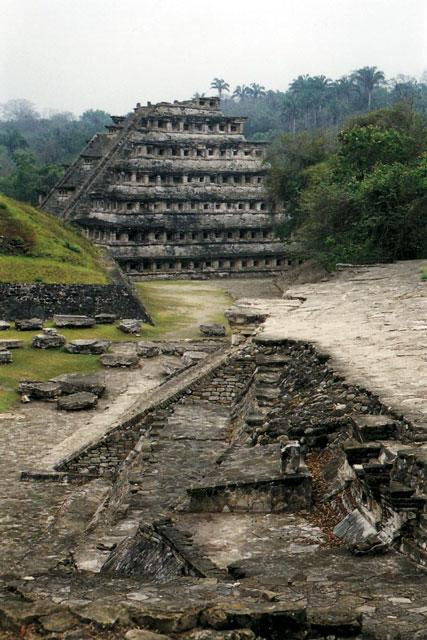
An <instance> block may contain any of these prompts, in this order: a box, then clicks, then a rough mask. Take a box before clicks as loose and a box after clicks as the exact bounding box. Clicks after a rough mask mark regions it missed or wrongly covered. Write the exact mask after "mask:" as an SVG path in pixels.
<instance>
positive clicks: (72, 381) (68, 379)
mask: <svg viewBox="0 0 427 640" xmlns="http://www.w3.org/2000/svg"><path fill="white" fill-rule="evenodd" d="M49 382H55V383H57V384H59V385H60V387H61V392H62V394H63V395H69V394H71V393H78V392H79V391H88V392H89V393H94V394H95V395H97V396H98V397H101V396H102V395H103V393H104V392H105V388H106V387H105V384H104V383H103V381H102V380H101V379H100V378H99V377H98V376H97V375H95V374H90V373H88V374H84V373H64V374H62V375H60V376H56V377H55V378H52V379H51V380H50V381H49Z"/></svg>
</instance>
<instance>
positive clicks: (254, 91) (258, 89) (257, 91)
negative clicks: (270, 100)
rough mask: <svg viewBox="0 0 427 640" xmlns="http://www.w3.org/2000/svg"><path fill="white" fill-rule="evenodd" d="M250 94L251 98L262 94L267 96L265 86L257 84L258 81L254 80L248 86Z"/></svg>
mask: <svg viewBox="0 0 427 640" xmlns="http://www.w3.org/2000/svg"><path fill="white" fill-rule="evenodd" d="M248 95H250V96H251V98H254V100H256V99H257V98H260V97H261V96H265V87H263V86H262V85H260V84H257V83H256V82H252V83H251V84H250V85H249V87H248Z"/></svg>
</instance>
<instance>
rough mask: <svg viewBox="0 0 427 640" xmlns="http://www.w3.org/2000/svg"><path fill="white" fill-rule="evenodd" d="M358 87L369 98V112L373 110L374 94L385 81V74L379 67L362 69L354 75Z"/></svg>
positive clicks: (357, 70)
mask: <svg viewBox="0 0 427 640" xmlns="http://www.w3.org/2000/svg"><path fill="white" fill-rule="evenodd" d="M352 77H353V78H354V81H355V83H356V85H357V86H358V87H359V89H360V91H361V92H362V93H363V94H364V95H365V96H366V98H367V106H368V110H370V108H371V102H372V92H373V90H374V89H375V87H378V86H379V85H380V84H382V83H383V82H384V81H385V76H384V72H383V71H380V70H379V69H377V67H362V69H356V71H355V72H354V73H353V74H352Z"/></svg>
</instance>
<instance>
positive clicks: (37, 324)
mask: <svg viewBox="0 0 427 640" xmlns="http://www.w3.org/2000/svg"><path fill="white" fill-rule="evenodd" d="M15 329H17V330H18V331H37V330H38V329H43V320H41V319H40V318H25V319H23V320H15Z"/></svg>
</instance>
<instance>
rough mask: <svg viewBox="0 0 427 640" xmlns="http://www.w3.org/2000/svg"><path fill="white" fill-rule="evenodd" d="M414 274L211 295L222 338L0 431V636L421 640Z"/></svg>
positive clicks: (191, 346) (346, 275)
mask: <svg viewBox="0 0 427 640" xmlns="http://www.w3.org/2000/svg"><path fill="white" fill-rule="evenodd" d="M420 267H421V263H418V262H408V263H399V264H395V265H383V266H378V267H370V268H345V269H343V270H342V271H341V272H339V273H338V274H337V275H336V276H334V277H333V278H332V279H330V280H328V281H325V282H320V283H318V284H307V285H294V286H291V287H286V286H284V285H283V282H280V281H278V282H277V284H274V283H273V281H272V280H269V281H266V282H265V283H264V284H262V283H261V281H259V280H258V281H257V280H254V281H250V280H242V281H241V282H234V283H233V282H228V283H227V282H224V283H222V285H221V286H223V287H224V288H225V289H228V290H229V291H230V292H231V294H232V295H233V297H234V298H235V299H237V298H240V300H236V303H235V308H234V309H233V310H231V312H230V313H227V314H226V315H227V316H228V319H229V323H230V328H231V332H232V338H231V340H230V338H228V337H225V338H202V337H201V338H200V339H198V340H195V341H189V340H187V341H177V342H175V343H172V342H168V343H166V342H163V343H159V344H162V345H163V348H162V350H161V351H162V352H161V353H159V354H157V355H154V357H149V358H146V357H144V358H141V360H140V365H141V366H140V367H138V368H135V369H118V370H117V369H105V371H103V374H102V376H103V379H104V380H105V384H106V386H107V389H108V394H107V396H106V397H105V398H101V399H100V401H99V405H98V409H97V410H96V412H93V411H81V412H76V413H73V414H69V413H66V412H60V411H57V410H56V409H55V406H54V404H52V403H49V402H40V401H37V400H33V401H31V402H30V403H29V404H22V405H20V406H19V407H18V408H16V409H15V410H13V411H10V412H9V413H6V414H0V428H1V431H2V438H1V445H0V446H1V448H2V455H1V462H2V473H1V480H0V482H1V495H0V504H1V507H0V511H1V519H0V531H1V538H2V548H1V550H0V566H1V583H0V584H1V592H0V638H5V639H6V638H7V639H11V640H12V639H15V638H16V639H17V638H34V639H35V638H42V637H43V638H51V639H53V638H60V639H64V640H90V639H91V638H126V640H143V639H144V640H155V639H156V638H158V640H161V638H160V637H159V634H162V635H163V637H165V636H166V637H173V638H188V639H194V640H211V639H212V640H220V639H227V640H237V639H242V640H243V639H244V640H254V639H255V638H256V637H259V638H265V639H270V638H271V639H276V638H277V639H281V638H283V639H285V638H286V639H288V638H290V639H292V638H294V639H303V638H307V639H311V640H315V639H319V640H320V639H323V640H333V639H335V640H340V639H342V638H357V639H360V640H361V639H369V640H377V639H378V640H412V639H414V640H415V639H416V640H422V639H425V638H427V594H426V586H427V579H426V574H425V567H426V564H427V555H426V554H427V552H426V549H427V537H426V531H427V519H426V503H427V495H426V468H427V453H426V445H425V442H426V439H427V431H426V427H427V423H426V404H425V400H426V397H425V396H426V391H425V389H426V386H427V385H426V380H425V371H426V367H425V360H426V328H427V325H426V313H425V283H423V282H422V281H421V279H420V277H419V269H420ZM278 287H282V289H283V294H280V292H279V288H278ZM265 295H267V296H268V297H265ZM168 339H169V337H168ZM117 348H118V349H122V350H125V351H126V352H132V351H133V350H134V349H135V345H134V344H132V343H128V344H127V345H126V344H124V343H123V344H122V345H121V346H119V347H117ZM184 351H185V352H191V351H193V352H194V354H195V353H199V354H200V353H201V355H199V356H198V358H199V359H198V360H197V361H196V363H195V364H192V365H191V366H187V367H182V366H180V365H179V362H181V359H180V357H178V355H177V354H181V353H182V352H184ZM165 370H166V371H167V372H168V375H167V376H165ZM149 632H151V635H150V633H149ZM155 634H157V635H155Z"/></svg>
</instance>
